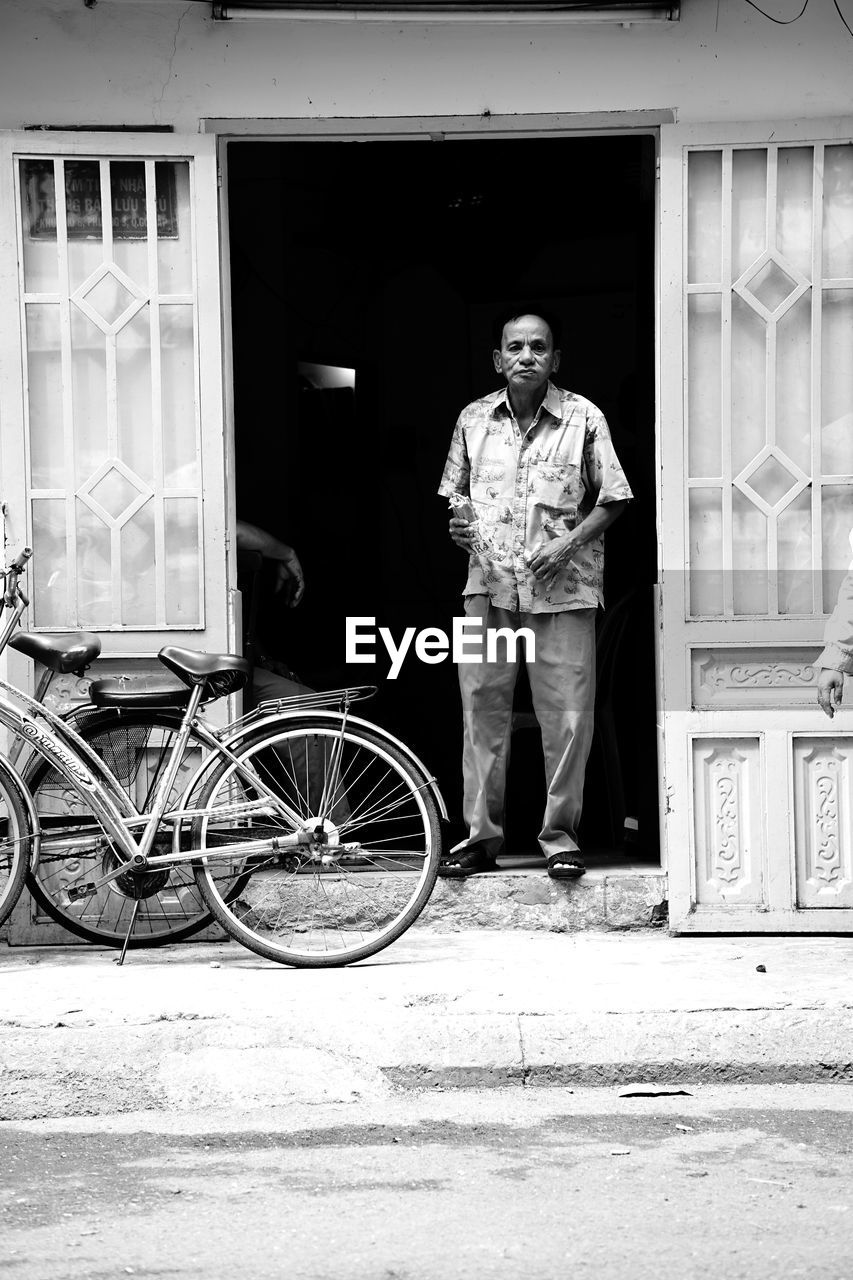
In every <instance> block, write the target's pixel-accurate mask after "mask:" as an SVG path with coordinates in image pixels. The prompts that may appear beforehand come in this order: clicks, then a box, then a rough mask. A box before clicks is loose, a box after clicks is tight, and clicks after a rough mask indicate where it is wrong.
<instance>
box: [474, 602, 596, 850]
mask: <svg viewBox="0 0 853 1280" xmlns="http://www.w3.org/2000/svg"><path fill="white" fill-rule="evenodd" d="M465 613H466V616H467V617H469V618H473V617H478V618H481V619H482V627H483V633H482V634H483V658H484V661H483V662H472V663H459V664H458V671H459V688H460V691H461V694H462V718H463V729H464V747H463V751H462V773H463V780H464V797H463V816H464V818H465V821H466V823H467V824H468V827H469V835H468V838H467V840H464V841H463V842H462V844H460V845H457V850H459V849H462V848H464V847H465V846H466V845H469V844H474V843H475V842H476V843H478V844H482V845H483V846H484V847H485V848H486V849H487V850H488V851H489V852H490V853H492V854H496V853H498V852H499V851H500V848H501V846H502V844H503V839H504V793H505V789H506V771H507V765H508V764H509V752H510V736H511V731H512V698H513V692H514V690H515V683H516V680H517V679H518V671H519V666H520V664H521V662H522V661H523V660H524V659H523V653H524V649H523V646H522V645H521V644H519V645H517V646H516V652H515V658H514V660H512V657H511V656H508V652H507V646H506V645H505V643H504V641H503V640H500V641H499V642H498V644H497V655H496V657H497V660H496V661H494V662H486V661H485V633H486V629H487V628H489V627H511V628H512V629H513V630H516V629H518V628H519V627H529V628H530V630H531V631H532V632H533V635H534V637H535V647H536V656H535V660H534V661H533V662H528V663H527V675H528V679H529V681H530V690H531V693H532V694H533V709H534V711H535V712H536V719H537V720H538V721H539V727H540V729H541V731H542V747H543V753H544V756H545V780H546V783H547V788H548V790H547V799H546V801H545V816H544V820H543V823H542V830H541V832H540V833H539V844H540V846H541V848H542V852H543V853H544V854H545V857H546V858H548V857H551V856H552V855H553V854H559V853H566V852H569V851H573V850H577V848H578V842H577V832H578V824H579V822H580V816H581V808H582V805H583V783H584V773H585V770H586V761H587V757H588V755H589V748H590V745H591V743H592V728H593V710H594V703H595V613H596V611H595V609H570V610H567V611H566V612H563V613H516V612H514V611H511V610H509V609H499V608H496V607H495V606H494V605H492V604H490V602H489V598H488V596H466V598H465ZM466 647H467V649H468V651H469V652H474V651H475V650H473V647H472V645H471V637H470V636H469V637H468V639H467V642H466Z"/></svg>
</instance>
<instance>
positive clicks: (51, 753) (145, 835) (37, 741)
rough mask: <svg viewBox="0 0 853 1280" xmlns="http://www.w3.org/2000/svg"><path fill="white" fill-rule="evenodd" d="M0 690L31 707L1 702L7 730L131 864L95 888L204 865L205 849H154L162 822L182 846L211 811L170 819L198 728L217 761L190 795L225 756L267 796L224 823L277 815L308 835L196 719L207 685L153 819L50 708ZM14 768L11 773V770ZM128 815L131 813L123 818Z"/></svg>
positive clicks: (182, 812)
mask: <svg viewBox="0 0 853 1280" xmlns="http://www.w3.org/2000/svg"><path fill="white" fill-rule="evenodd" d="M0 689H2V690H4V691H5V692H7V693H11V694H13V695H14V696H15V697H17V698H18V699H19V700H20V701H21V702H23V703H24V704H25V707H26V708H27V709H25V710H20V709H19V708H17V707H15V706H14V704H13V703H12V702H10V701H9V700H8V699H7V698H5V697H2V696H0V724H3V725H5V726H6V728H8V729H10V730H12V732H13V733H15V734H19V735H21V736H22V737H23V738H24V739H25V740H26V741H27V743H28V744H29V745H30V746H31V747H32V748H33V750H34V751H36V752H37V753H38V754H39V755H40V756H42V757H43V758H44V759H45V760H47V761H48V763H49V764H50V765H52V766H53V767H54V768H55V769H56V770H57V771H58V772H59V773H60V774H61V776H62V777H63V778H64V779H65V780H66V782H68V784H69V785H70V787H71V789H72V790H73V791H74V792H75V793H76V794H77V795H82V796H83V797H84V798H85V800H86V802H87V803H88V804H89V805H90V806H91V810H92V813H93V814H94V816H95V817H96V818H97V819H98V821H99V822H100V823H101V825H102V826H103V827H104V829H105V831H106V833H107V835H108V838H109V839H110V841H111V842H112V843H113V845H114V847H116V851H117V852H119V853H120V854H121V855H123V857H124V862H120V864H119V866H118V867H117V868H115V869H114V870H113V871H111V872H108V873H107V874H106V875H104V876H102V877H100V878H99V879H98V881H97V885H96V887H100V886H101V885H103V884H107V883H108V882H109V881H110V880H113V879H117V878H118V876H120V875H121V874H122V873H123V872H124V871H125V870H126V869H127V867H128V866H130V867H133V868H138V869H142V868H143V867H166V866H173V865H175V864H176V863H178V862H192V861H198V860H199V857H200V855H199V852H198V850H188V851H183V850H180V849H179V848H177V847H175V848H174V849H173V852H172V853H171V854H163V855H154V856H153V857H152V856H150V850H151V848H152V847H153V844H154V839H155V837H156V834H157V831H158V830H159V827H160V824H161V823H162V822H164V821H166V822H169V823H174V824H175V842H176V845H177V841H178V838H179V825H180V823H181V822H182V821H184V820H185V819H188V818H191V817H196V816H200V815H201V814H202V813H203V812H205V811H204V810H194V809H174V810H170V811H168V812H167V809H168V796H169V792H170V791H171V788H172V785H173V783H174V780H175V777H176V775H177V772H178V769H179V768H180V765H181V762H182V760H183V757H184V754H185V751H186V744H187V740H188V738H189V733H190V729H191V728H194V729H195V730H196V732H197V733H198V734H199V736H200V737H201V738H202V739H203V740H204V741H205V742H206V743H207V744H208V745H209V746H210V747H211V750H212V754H211V756H210V757H208V759H207V760H205V761H204V762H203V763H202V766H201V768H200V769H199V770H198V771H197V773H196V775H195V777H194V779H193V781H192V782H191V784H190V786H189V788H188V789H187V791H186V792H185V794H189V795H191V794H192V790H193V787H194V786H195V785H196V781H197V779H198V778H199V777H200V776H201V775H202V774H203V772H204V771H205V770H206V769H208V768H210V767H211V765H212V764H213V763H214V762H215V761H216V760H217V759H218V758H221V757H222V756H225V757H226V758H228V759H230V760H231V762H232V763H233V764H235V766H236V767H237V769H238V771H239V772H240V773H242V774H243V775H244V776H245V777H246V778H247V779H248V780H249V781H250V782H251V784H252V786H253V788H254V789H255V790H256V791H261V792H266V797H265V798H264V799H260V800H257V801H243V802H241V803H240V804H235V805H234V806H233V807H232V808H228V809H225V810H221V811H218V812H219V814H220V816H223V817H230V818H238V817H247V816H259V815H261V814H263V813H267V814H269V813H270V812H274V813H276V814H277V815H279V816H284V817H286V818H287V819H288V821H290V822H292V823H293V825H294V827H297V828H304V823H303V822H302V819H301V817H300V815H299V814H298V813H296V812H295V810H293V809H291V808H290V807H289V806H288V805H286V804H285V803H284V802H282V801H281V800H280V799H279V798H278V797H277V796H276V795H275V793H274V792H273V791H272V790H270V789H269V788H267V787H266V786H265V784H264V783H263V781H262V780H261V779H259V778H258V777H257V776H256V774H254V773H252V772H251V771H250V770H248V769H246V768H245V767H244V766H241V765H240V762H239V761H238V760H237V758H236V756H234V755H233V754H232V752H231V751H230V750H229V749H228V748H227V747H225V746H224V744H223V743H221V742H220V741H219V740H218V739H217V738H216V737H215V736H214V735H213V734H212V733H211V732H209V731H208V730H207V728H206V726H204V725H203V724H202V723H201V722H199V721H198V720H197V719H196V711H197V709H198V704H199V702H200V700H201V694H202V689H201V686H196V687H195V689H194V690H193V693H192V696H191V698H190V702H189V705H188V707H187V709H186V712H185V714H184V716H183V719H182V723H181V728H180V730H179V736H178V740H177V741H176V743H175V745H174V746H173V748H172V750H171V755H170V759H169V763H168V765H167V768H166V770H165V771H164V775H163V777H162V778H161V780H160V782H159V784H158V787H157V791H156V794H155V796H154V801H153V804H152V807H151V811H150V813H148V814H139V813H138V812H137V811H136V810H135V808H134V806H133V805H132V802H131V800H130V797H129V796H128V795H127V793H126V792H125V791H124V789H123V788H122V786H121V784H120V782H119V781H118V779H117V778H116V777H115V775H114V774H113V773H112V771H111V770H110V768H109V766H108V765H106V764H105V763H104V761H102V760H101V759H100V757H98V756H96V755H95V753H94V752H93V751H92V749H91V748H90V747H89V745H88V744H87V743H86V742H84V740H83V739H82V738H81V737H80V735H79V734H78V733H76V731H75V730H74V729H72V728H71V727H70V726H69V725H68V724H66V723H65V722H63V721H62V720H61V719H60V718H59V717H58V716H56V715H55V714H54V713H53V712H51V711H50V710H48V709H47V708H46V707H44V706H42V705H41V704H40V703H36V702H35V701H34V700H33V699H32V698H30V697H29V696H28V695H27V694H24V693H22V692H21V691H20V690H18V689H15V687H14V686H13V685H10V684H7V683H6V681H4V680H0ZM30 709H32V710H33V711H34V712H35V713H36V715H37V716H38V717H39V718H40V719H42V720H46V721H48V722H50V724H52V726H53V727H50V724H48V725H45V724H43V723H42V724H40V723H38V721H37V719H36V715H31V714H30V713H29V712H30ZM63 739H65V741H63ZM80 756H83V758H84V760H85V761H87V762H90V761H91V762H93V763H94V765H95V767H94V768H93V769H91V770H90V769H88V768H87V767H86V764H85V763H83V761H81V759H80V758H79V757H80ZM8 767H10V768H11V766H8ZM13 772H14V774H15V776H16V777H17V778H20V774H18V773H17V770H13ZM20 785H21V786H23V787H25V788H26V784H25V783H24V781H23V779H20ZM27 809H28V813H29V815H30V820H31V821H33V822H34V830H33V836H34V837H35V839H36V841H37V842H38V846H39V847H40V845H41V842H42V839H43V833H42V830H41V825H40V823H39V820H38V815H37V813H36V812H35V810H34V807H33V806H32V802H31V801H30V803H29V804H28V806H27ZM122 809H124V810H125V812H122ZM128 809H130V810H131V812H130V813H128V812H127V810H128ZM134 827H135V828H140V827H141V831H140V834H139V836H138V838H134V835H133V828H134ZM98 838H99V839H100V838H101V837H98ZM311 838H312V835H311V832H310V831H307V830H304V829H302V830H296V831H294V833H293V835H287V834H284V835H281V836H277V837H274V838H272V839H266V840H253V841H240V842H238V843H235V844H226V845H221V846H219V847H218V848H217V850H216V857H217V858H227V857H230V856H232V855H235V854H239V855H240V856H242V857H246V856H251V855H253V854H268V853H275V852H278V851H279V850H284V849H289V848H295V847H297V846H298V845H300V844H308V843H310V841H311ZM62 843H63V839H62V837H59V838H58V840H53V841H51V845H52V847H53V848H54V849H55V848H57V847H59V846H61V845H62ZM79 844H80V840H79V837H72V838H70V840H69V847H74V846H76V845H79ZM203 856H204V857H205V859H206V860H209V858H210V854H207V855H203Z"/></svg>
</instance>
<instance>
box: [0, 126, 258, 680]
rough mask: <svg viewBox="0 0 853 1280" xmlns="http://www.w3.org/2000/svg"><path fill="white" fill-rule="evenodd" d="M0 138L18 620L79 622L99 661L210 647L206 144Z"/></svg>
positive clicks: (213, 606)
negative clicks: (24, 601)
mask: <svg viewBox="0 0 853 1280" xmlns="http://www.w3.org/2000/svg"><path fill="white" fill-rule="evenodd" d="M0 142H1V143H2V150H0V184H2V185H0V222H2V234H0V330H1V331H2V335H3V342H2V347H3V352H4V356H3V365H2V371H0V373H1V376H2V383H0V397H2V399H0V433H2V434H0V447H2V455H0V463H2V480H0V483H1V484H2V493H0V497H2V501H3V504H4V507H3V510H4V514H5V535H6V544H7V549H8V550H12V549H16V548H17V547H19V546H20V545H23V544H24V543H29V544H30V545H31V546H32V547H33V549H34V553H35V554H34V560H33V564H32V569H31V572H30V575H29V586H30V594H31V598H32V605H31V609H30V616H29V619H28V625H29V626H30V627H31V628H32V629H37V630H40V631H51V630H66V629H69V628H85V629H88V630H92V631H96V632H98V633H99V634H100V635H101V638H102V643H103V652H104V654H105V655H106V657H107V659H108V661H107V663H106V666H107V668H109V666H110V665H115V666H116V667H119V666H125V667H127V666H128V665H131V666H132V665H146V664H147V665H151V655H153V654H155V653H156V652H157V650H158V649H159V648H160V647H161V646H162V645H163V644H167V643H172V644H183V645H188V646H191V647H196V648H204V649H209V650H221V649H229V648H231V647H232V646H233V643H234V639H235V637H234V635H233V634H230V632H229V608H228V599H229V597H228V581H227V576H226V573H227V566H226V530H227V528H228V524H227V521H226V506H227V504H226V486H225V464H224V457H225V449H224V439H223V431H224V427H223V388H222V356H221V350H222V323H221V316H222V310H221V298H220V287H219V241H218V210H217V195H218V193H217V182H216V157H215V144H214V140H213V139H211V138H206V137H191V138H175V137H171V136H163V135H148V134H87V133H79V134H77V133H75V134H64V133H55V134H35V135H31V134H14V135H5V136H4V137H3V138H2V139H0ZM109 659H112V663H111V662H110V661H109ZM19 661H20V660H19V659H17V658H16V662H19ZM14 674H15V676H16V678H26V669H25V668H24V667H20V668H18V667H16V668H15V669H14Z"/></svg>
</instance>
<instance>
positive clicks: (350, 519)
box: [228, 136, 658, 858]
mask: <svg viewBox="0 0 853 1280" xmlns="http://www.w3.org/2000/svg"><path fill="white" fill-rule="evenodd" d="M228 183H229V193H228V194H229V217H230V234H231V275H232V314H233V341H234V381H235V422H236V456H237V476H236V483H237V511H238V515H239V516H240V517H241V518H243V519H245V520H249V521H251V522H253V523H255V524H258V525H260V526H262V527H264V528H266V529H269V530H270V531H271V532H273V533H275V534H276V535H277V536H279V537H281V538H283V539H284V540H285V541H288V542H290V543H292V545H293V546H294V547H295V548H296V549H297V551H298V553H299V556H300V559H301V561H302V564H303V566H304V569H305V574H306V579H307V590H306V593H305V599H304V602H303V604H302V605H301V606H300V607H299V608H298V609H294V610H288V609H286V608H283V607H282V606H281V603H280V601H279V600H278V599H276V598H270V597H269V594H268V593H265V592H263V591H261V592H260V597H261V604H260V609H259V613H258V623H259V637H260V641H261V645H262V647H263V648H264V650H265V652H267V653H268V654H272V655H274V656H277V657H279V658H282V659H283V660H284V661H285V662H286V663H287V664H288V665H289V666H291V667H292V668H293V669H294V670H295V671H297V672H298V673H299V676H300V678H301V679H302V680H303V681H304V682H305V683H306V684H309V685H311V686H313V687H315V688H320V687H331V686H337V685H339V684H342V683H357V684H363V683H377V684H379V686H380V692H379V695H378V697H377V698H376V699H375V700H374V701H373V702H372V703H369V704H367V710H366V713H367V715H368V716H369V717H370V718H373V719H375V720H377V721H379V722H381V723H382V724H384V725H386V726H387V727H388V728H389V729H391V730H392V731H393V732H394V733H396V734H398V735H399V736H400V737H402V738H403V739H405V741H406V742H408V743H409V744H410V745H411V746H412V747H413V748H414V750H415V751H417V752H418V754H419V755H421V756H422V758H423V759H424V760H425V761H426V763H427V764H428V766H429V767H430V769H431V770H432V771H433V772H434V773H435V774H436V776H437V777H438V779H439V782H440V784H441V787H442V790H443V792H444V794H445V797H446V799H447V802H448V806H449V808H450V810H451V812H452V814H453V816H454V818H455V819H456V820H457V821H458V820H459V817H460V800H461V777H460V764H459V758H460V750H461V727H460V711H459V701H458V690H457V686H456V675H455V669H454V667H453V665H452V663H451V662H450V661H449V660H447V661H445V662H444V663H441V664H440V665H433V666H426V665H423V664H422V663H420V662H419V661H418V660H417V659H416V658H415V656H414V654H413V653H411V654H410V656H409V657H408V658H407V660H406V662H405V664H404V666H403V668H402V672H401V674H400V676H399V678H398V679H397V680H396V681H390V680H387V679H385V676H386V673H387V670H388V665H389V664H388V660H387V658H386V656H385V652H384V649H383V648H382V646H381V645H377V657H378V661H377V664H376V666H365V665H353V666H350V667H349V668H347V667H346V666H345V665H344V620H345V618H346V617H347V616H370V617H375V618H376V625H377V626H387V627H389V628H390V629H391V631H392V633H393V635H394V636H395V638H397V639H399V637H400V636H401V635H402V633H403V631H404V630H405V628H406V627H411V626H413V627H415V628H417V629H421V628H423V627H427V626H436V627H441V628H443V629H444V630H445V631H447V632H449V631H450V627H451V618H452V617H453V615H454V613H457V614H458V613H461V590H462V587H463V584H464V580H465V559H464V554H463V553H462V552H461V551H459V550H458V549H457V548H456V547H454V546H453V544H452V543H451V542H450V540H449V538H448V536H447V515H448V512H447V504H446V502H445V501H444V500H443V499H441V498H439V497H437V496H436V492H435V491H436V488H437V486H438V483H439V479H440V476H441V472H442V469H443V465H444V459H445V456H446V453H447V447H448V443H449V440H450V435H451V432H452V429H453V424H454V422H455V419H456V416H457V414H458V412H459V410H460V409H461V408H462V406H463V405H464V404H466V403H467V402H468V401H470V400H472V399H474V398H476V397H477V396H480V395H483V394H485V393H486V392H487V391H490V390H493V389H495V388H496V387H497V386H498V385H500V383H499V379H498V378H496V375H495V373H494V370H493V367H492V362H491V348H492V345H493V344H492V340H491V326H492V322H493V318H494V315H495V313H496V312H499V311H500V310H502V309H503V307H504V306H505V305H506V304H507V303H510V304H512V303H515V302H519V303H522V302H523V303H524V304H532V303H535V302H538V303H539V304H540V305H541V306H543V307H547V308H549V309H550V310H551V311H556V312H558V313H559V314H560V315H561V316H562V318H563V323H564V337H563V342H562V348H563V363H562V366H561V369H560V374H559V377H558V379H557V381H559V382H560V383H561V384H562V385H564V386H567V387H570V388H571V389H572V390H575V391H578V392H580V393H581V394H582V395H584V396H586V397H587V398H589V399H590V400H592V401H594V402H595V403H596V404H597V405H598V406H599V407H600V408H601V409H602V410H603V412H604V414H605V416H606V417H607V420H608V422H609V423H610V427H611V431H612V434H613V437H614V441H615V443H616V448H617V452H618V453H619V456H620V458H621V460H622V463H623V466H624V468H625V470H626V472H627V473H628V476H629V480H630V482H631V485H632V488H633V490H634V493H635V496H636V501H635V502H634V503H633V504H632V506H631V507H630V508H629V510H628V512H627V513H626V514H625V515H624V516H623V517H622V518H621V519H620V520H619V521H618V522H617V524H616V525H614V527H613V529H612V530H611V531H610V532H609V533H608V535H607V561H606V563H607V570H606V588H605V589H606V601H607V610H606V612H605V613H604V614H600V615H599V624H600V640H599V708H598V713H597V732H596V741H595V744H594V746H593V752H592V756H591V759H590V764H589V769H588V774H587V790H586V799H585V812H584V821H583V830H582V833H581V835H582V841H583V845H584V848H585V849H602V850H614V849H618V848H619V847H620V845H621V843H622V839H623V822H624V819H625V817H626V816H627V817H629V818H631V817H633V818H634V819H636V820H637V821H638V823H639V828H638V835H639V843H638V845H636V846H634V847H632V849H631V852H632V855H639V856H645V857H648V858H656V857H657V853H658V843H657V842H658V813H657V778H656V734H655V692H654V648H653V634H654V631H653V622H652V612H651V604H652V584H653V583H654V581H655V577H656V539H655V500H654V494H655V483H654V459H655V436H654V420H655V415H654V377H653V360H654V139H653V138H651V137H646V136H617V137H596V138H553V139H536V140H531V139H518V140H493V141H469V140H456V141H449V140H448V141H431V140H429V138H428V137H426V136H425V137H424V138H423V139H417V140H412V141H404V142H326V141H306V142H287V143H281V142H259V143H255V142H247V143H232V144H231V145H230V147H229V152H228ZM306 362H309V363H311V364H319V365H324V366H336V367H343V368H346V369H349V370H354V371H355V388H354V390H353V388H352V387H350V386H338V387H323V386H318V385H317V378H316V376H315V375H314V374H313V373H311V372H309V373H306V372H305V370H304V369H300V368H299V366H300V365H304V364H305V363H306ZM517 709H518V712H519V715H518V717H517V720H518V729H517V730H516V731H515V732H514V735H513V751H512V763H511V766H510V783H509V791H508V840H509V845H510V848H511V849H515V850H516V851H520V852H530V853H534V852H536V850H537V845H536V835H537V832H538V829H539V828H538V822H539V819H540V817H541V812H542V800H543V794H544V780H543V777H542V773H541V769H542V762H541V748H540V746H539V741H538V733H537V732H536V731H535V728H531V727H530V724H529V717H528V718H525V716H524V712H525V711H526V710H529V693H528V692H527V689H526V682H525V680H524V679H522V680H521V681H520V682H519V688H518V693H517ZM629 825H630V826H631V827H632V828H633V824H629Z"/></svg>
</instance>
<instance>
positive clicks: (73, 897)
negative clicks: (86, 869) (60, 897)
mask: <svg viewBox="0 0 853 1280" xmlns="http://www.w3.org/2000/svg"><path fill="white" fill-rule="evenodd" d="M94 892H95V882H94V881H93V880H90V881H89V883H88V884H75V885H72V886H71V888H70V889H66V890H65V896H66V897H67V898H68V901H69V902H77V901H78V900H79V899H80V898H87V897H88V896H89V894H90V893H94Z"/></svg>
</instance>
